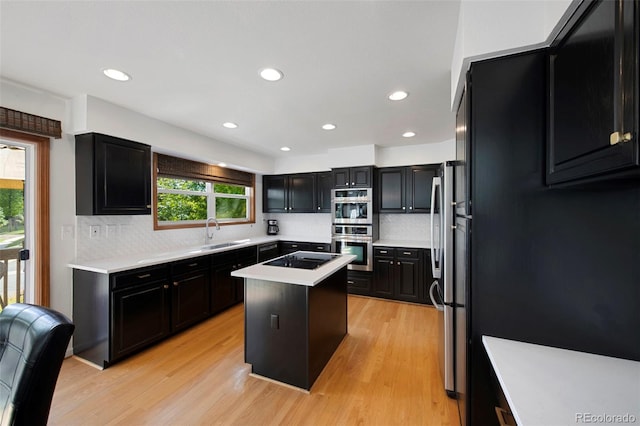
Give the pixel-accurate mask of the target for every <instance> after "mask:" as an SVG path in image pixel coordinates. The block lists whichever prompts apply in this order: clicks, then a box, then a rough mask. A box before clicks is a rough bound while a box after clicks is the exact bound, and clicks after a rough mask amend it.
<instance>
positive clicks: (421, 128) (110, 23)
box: [0, 0, 460, 157]
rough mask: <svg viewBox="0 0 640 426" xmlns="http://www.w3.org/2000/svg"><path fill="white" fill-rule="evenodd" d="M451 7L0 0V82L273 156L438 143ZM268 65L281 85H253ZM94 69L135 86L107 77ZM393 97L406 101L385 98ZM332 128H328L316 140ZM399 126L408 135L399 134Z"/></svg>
mask: <svg viewBox="0 0 640 426" xmlns="http://www.w3.org/2000/svg"><path fill="white" fill-rule="evenodd" d="M459 6H460V2H459V0H446V1H426V0H423V1H189V2H187V1H123V2H119V1H45V2H30V1H7V0H1V1H0V75H1V76H2V77H3V78H5V79H9V80H12V81H15V82H19V83H22V84H26V85H29V86H34V87H37V88H41V89H45V90H48V91H50V92H53V93H56V94H59V95H62V96H64V97H69V98H71V97H74V96H77V95H80V94H89V95H92V96H95V97H98V98H102V99H105V100H107V101H110V102H112V103H115V104H118V105H121V106H124V107H126V108H129V109H131V110H134V111H138V112H140V113H143V114H145V115H148V116H150V117H154V118H157V119H159V120H162V121H165V122H168V123H171V124H173V125H176V126H179V127H182V128H185V129H189V130H192V131H194V132H197V133H200V134H203V135H206V136H209V137H211V138H213V139H216V140H219V141H223V142H228V143H232V144H236V145H240V146H243V147H245V148H248V149H250V150H253V151H257V152H261V153H264V154H266V155H268V156H271V157H279V156H289V155H306V154H320V153H325V152H326V151H327V149H330V148H338V147H346V146H353V145H370V144H376V145H379V146H385V147H391V146H400V145H410V144H424V143H435V142H442V141H445V140H449V139H452V138H453V136H454V121H455V120H454V115H453V113H452V112H451V111H450V108H449V106H450V100H449V97H450V68H451V59H452V54H453V46H454V39H455V34H456V26H457V22H458V10H459ZM264 67H275V68H278V69H280V70H282V71H283V72H284V75H285V77H284V79H283V80H281V81H280V82H277V83H272V82H266V81H264V80H262V79H261V78H260V77H259V75H258V72H259V71H260V70H261V69H262V68H264ZM104 68H117V69H121V70H123V71H125V72H127V73H129V74H130V75H131V76H132V80H131V81H129V82H127V83H119V82H115V81H112V80H109V79H108V78H106V77H105V76H104V75H103V74H102V72H101V71H102V69H104ZM398 89H402V90H407V91H408V92H409V93H410V94H409V97H408V98H407V99H405V100H403V101H399V102H392V101H390V100H388V99H387V96H388V94H389V93H391V92H393V91H395V90H398ZM226 121H232V122H235V123H237V124H238V125H239V127H238V128H237V129H233V130H230V129H226V128H224V127H222V123H223V122H226ZM329 122H330V123H334V124H336V125H337V126H338V127H337V129H336V130H333V131H326V130H322V129H321V125H322V124H325V123H329ZM408 130H411V131H414V132H416V134H417V135H416V136H415V137H414V138H411V139H406V138H403V137H402V133H404V132H405V131H408ZM283 145H287V146H290V147H291V148H292V151H291V152H289V153H283V152H281V151H280V150H279V148H280V147H281V146H283Z"/></svg>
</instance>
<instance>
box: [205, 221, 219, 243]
mask: <svg viewBox="0 0 640 426" xmlns="http://www.w3.org/2000/svg"><path fill="white" fill-rule="evenodd" d="M210 222H213V223H215V224H216V230H218V231H219V230H220V224H219V223H218V221H217V220H216V218H215V217H210V218H208V219H207V221H206V222H205V223H204V243H205V244H208V243H209V240H211V239H213V232H211V233H209V223H210Z"/></svg>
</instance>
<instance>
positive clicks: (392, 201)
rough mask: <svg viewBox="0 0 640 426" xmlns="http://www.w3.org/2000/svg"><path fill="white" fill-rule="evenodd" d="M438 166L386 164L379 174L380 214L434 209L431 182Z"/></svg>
mask: <svg viewBox="0 0 640 426" xmlns="http://www.w3.org/2000/svg"><path fill="white" fill-rule="evenodd" d="M437 170H438V165H421V166H407V167H385V168H381V169H378V170H377V173H378V179H377V182H378V185H377V186H378V188H377V191H378V197H377V199H378V202H379V206H378V211H379V212H380V213H429V212H431V181H432V180H433V178H434V177H435V176H436V174H437Z"/></svg>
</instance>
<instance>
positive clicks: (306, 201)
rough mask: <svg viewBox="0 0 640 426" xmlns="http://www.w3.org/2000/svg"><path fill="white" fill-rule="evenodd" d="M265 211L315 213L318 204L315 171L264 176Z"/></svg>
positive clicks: (263, 202) (263, 207)
mask: <svg viewBox="0 0 640 426" xmlns="http://www.w3.org/2000/svg"><path fill="white" fill-rule="evenodd" d="M262 211H263V212H264V213H313V212H315V211H317V206H316V178H315V175H314V174H313V173H299V174H294V175H268V176H263V177H262Z"/></svg>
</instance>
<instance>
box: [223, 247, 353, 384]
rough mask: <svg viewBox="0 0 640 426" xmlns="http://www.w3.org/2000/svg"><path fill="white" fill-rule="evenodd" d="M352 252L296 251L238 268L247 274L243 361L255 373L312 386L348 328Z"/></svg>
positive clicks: (243, 273) (285, 381)
mask: <svg viewBox="0 0 640 426" xmlns="http://www.w3.org/2000/svg"><path fill="white" fill-rule="evenodd" d="M353 259H355V256H352V255H339V254H329V253H313V252H302V251H299V252H296V253H293V254H292V255H286V256H282V257H279V258H276V259H274V260H270V261H267V262H263V263H260V264H257V265H253V266H249V267H247V268H244V269H240V270H237V271H234V272H233V273H232V274H231V275H232V276H235V277H242V278H244V279H245V286H244V292H245V294H244V304H245V305H244V312H245V314H244V315H245V326H244V328H245V337H244V339H245V352H244V354H245V362H247V363H249V364H251V371H252V373H253V374H254V375H256V376H259V377H264V378H267V379H270V380H274V381H277V382H281V383H285V384H288V385H291V386H294V387H297V388H301V389H304V390H307V391H308V390H310V389H311V386H312V385H313V383H314V382H315V380H316V379H317V378H318V376H319V375H320V373H321V372H322V370H323V368H324V367H325V365H326V364H327V362H329V359H330V358H331V356H332V355H333V353H334V352H335V350H336V349H337V347H338V345H339V344H340V342H341V341H342V339H343V338H344V336H345V335H346V334H347V264H349V263H350V262H351V261H353Z"/></svg>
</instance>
